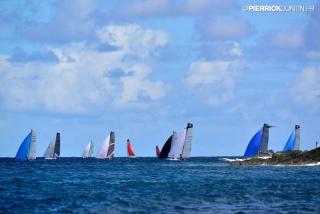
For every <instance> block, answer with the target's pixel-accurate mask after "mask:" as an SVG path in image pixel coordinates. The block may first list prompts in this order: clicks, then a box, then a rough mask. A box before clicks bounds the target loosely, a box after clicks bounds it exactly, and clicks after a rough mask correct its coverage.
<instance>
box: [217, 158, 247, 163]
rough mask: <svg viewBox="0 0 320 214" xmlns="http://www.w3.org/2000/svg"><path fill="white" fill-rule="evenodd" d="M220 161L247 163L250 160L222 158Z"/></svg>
mask: <svg viewBox="0 0 320 214" xmlns="http://www.w3.org/2000/svg"><path fill="white" fill-rule="evenodd" d="M220 160H224V161H228V162H234V161H245V160H248V159H247V158H221V159H220Z"/></svg>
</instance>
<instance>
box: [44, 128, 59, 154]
mask: <svg viewBox="0 0 320 214" xmlns="http://www.w3.org/2000/svg"><path fill="white" fill-rule="evenodd" d="M43 156H44V158H45V159H57V158H59V157H60V133H57V134H56V137H55V138H54V139H53V140H52V141H51V142H50V144H49V146H48V148H47V149H46V151H45V153H44V155H43Z"/></svg>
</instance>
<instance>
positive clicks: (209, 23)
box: [0, 0, 320, 157]
mask: <svg viewBox="0 0 320 214" xmlns="http://www.w3.org/2000/svg"><path fill="white" fill-rule="evenodd" d="M248 5H314V6H315V8H316V9H315V11H314V12H249V11H244V10H243V9H242V8H243V6H248ZM319 7H320V2H319V1H317V0H308V1H306V0H281V1H280V0H278V1H275V0H269V1H265V0H250V1H249V0H240V1H233V0H224V1H220V0H184V1H182V0H122V1H116V0H110V1H104V0H70V1H58V0H52V1H51V0H45V1H37V0H28V1H24V0H2V1H0V29H1V30H0V85H1V87H0V156H1V157H14V156H15V154H16V151H17V150H18V147H19V145H20V143H21V142H22V141H23V139H24V138H25V136H26V135H27V134H28V133H29V131H30V129H34V130H35V132H36V135H37V156H42V155H43V153H44V151H45V149H46V147H47V146H48V144H49V143H50V141H51V140H52V139H53V138H54V136H55V133H56V132H60V133H61V156H80V155H81V154H82V151H83V149H84V147H85V145H86V144H87V143H88V142H89V141H90V140H93V141H94V142H95V152H96V151H97V149H98V148H99V147H100V144H101V143H102V142H103V140H104V139H105V138H106V137H107V135H108V134H109V132H110V131H114V132H115V137H116V148H115V156H126V139H127V138H130V139H131V141H132V143H133V146H134V149H135V151H136V155H137V156H155V146H156V145H159V146H160V147H162V145H163V144H164V142H165V141H166V139H167V138H168V137H169V136H170V135H171V133H172V131H173V130H175V131H180V130H181V129H183V128H184V127H186V125H187V123H188V122H191V123H193V124H194V129H193V142H192V143H193V145H192V156H224V155H243V153H244V151H245V149H246V146H247V144H248V142H249V140H250V139H251V137H252V136H253V135H254V134H255V132H257V131H258V130H259V129H260V128H261V127H262V125H263V123H268V124H271V125H274V126H276V127H274V128H272V129H271V130H270V138H269V149H272V150H274V151H279V150H282V149H283V147H284V145H285V143H286V141H287V139H288V137H289V135H290V133H291V132H292V130H293V129H294V125H295V124H300V125H301V149H302V150H309V149H312V148H314V147H315V142H316V141H319V142H320V39H319V38H320V12H319V10H318V8H319Z"/></svg>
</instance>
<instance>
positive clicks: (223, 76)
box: [185, 60, 239, 106]
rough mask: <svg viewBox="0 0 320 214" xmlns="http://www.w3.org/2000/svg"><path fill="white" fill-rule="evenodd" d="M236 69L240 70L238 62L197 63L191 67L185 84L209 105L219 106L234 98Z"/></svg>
mask: <svg viewBox="0 0 320 214" xmlns="http://www.w3.org/2000/svg"><path fill="white" fill-rule="evenodd" d="M236 67H238V68H239V62H238V61H222V60H220V61H219V60H217V61H205V60H202V61H195V62H193V63H192V64H191V65H190V68H189V71H188V72H187V76H186V78H185V83H186V84H187V86H189V87H190V88H191V89H192V91H194V92H195V93H196V94H198V95H200V96H204V97H205V99H206V100H207V102H208V103H209V104H211V105H213V106H218V105H221V104H224V103H226V102H228V101H230V100H232V99H233V97H234V86H235V77H236V75H237V72H236Z"/></svg>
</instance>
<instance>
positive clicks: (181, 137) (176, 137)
mask: <svg viewBox="0 0 320 214" xmlns="http://www.w3.org/2000/svg"><path fill="white" fill-rule="evenodd" d="M185 137H186V129H183V130H182V131H180V133H179V134H176V132H174V134H173V136H172V142H171V149H170V152H169V154H168V158H170V159H179V158H181V155H182V149H183V144H184V141H185Z"/></svg>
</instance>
